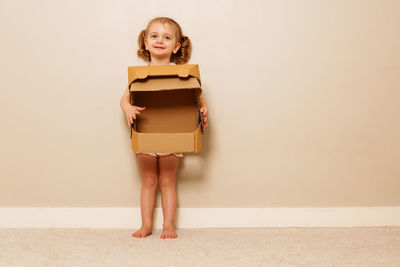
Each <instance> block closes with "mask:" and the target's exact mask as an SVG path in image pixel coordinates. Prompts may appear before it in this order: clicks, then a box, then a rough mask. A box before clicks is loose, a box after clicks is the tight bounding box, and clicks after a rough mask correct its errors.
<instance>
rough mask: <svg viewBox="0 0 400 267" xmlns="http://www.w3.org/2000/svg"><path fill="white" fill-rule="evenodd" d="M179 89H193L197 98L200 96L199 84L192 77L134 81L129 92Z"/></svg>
mask: <svg viewBox="0 0 400 267" xmlns="http://www.w3.org/2000/svg"><path fill="white" fill-rule="evenodd" d="M179 89H194V90H195V91H196V96H197V97H199V96H200V95H201V87H200V83H199V81H198V80H197V79H196V78H193V77H190V78H187V79H181V78H178V77H157V78H156V79H144V80H136V81H135V82H133V83H132V84H131V87H130V91H131V92H133V93H135V92H144V91H163V90H179Z"/></svg>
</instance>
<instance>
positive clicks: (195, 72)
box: [128, 64, 201, 87]
mask: <svg viewBox="0 0 400 267" xmlns="http://www.w3.org/2000/svg"><path fill="white" fill-rule="evenodd" d="M148 76H178V77H181V78H187V77H189V76H192V77H195V78H197V80H198V81H199V83H200V84H201V81H200V71H199V66H198V65H197V64H182V65H152V66H129V67H128V84H129V87H130V85H131V84H132V83H133V82H134V81H135V80H138V79H145V78H147V77H148Z"/></svg>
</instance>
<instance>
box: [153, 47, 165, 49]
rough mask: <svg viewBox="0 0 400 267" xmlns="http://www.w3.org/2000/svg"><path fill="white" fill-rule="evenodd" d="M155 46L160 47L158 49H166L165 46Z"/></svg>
mask: <svg viewBox="0 0 400 267" xmlns="http://www.w3.org/2000/svg"><path fill="white" fill-rule="evenodd" d="M155 48H158V49H165V48H164V47H161V46H155Z"/></svg>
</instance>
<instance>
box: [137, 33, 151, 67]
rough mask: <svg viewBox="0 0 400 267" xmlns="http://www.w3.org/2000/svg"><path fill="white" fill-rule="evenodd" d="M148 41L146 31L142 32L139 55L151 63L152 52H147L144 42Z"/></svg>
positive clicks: (139, 40)
mask: <svg viewBox="0 0 400 267" xmlns="http://www.w3.org/2000/svg"><path fill="white" fill-rule="evenodd" d="M145 39H146V30H142V31H141V32H140V34H139V37H138V46H139V49H138V51H137V55H138V56H139V57H140V58H142V59H144V60H145V61H150V52H149V51H148V50H146V45H145V43H144V40H145Z"/></svg>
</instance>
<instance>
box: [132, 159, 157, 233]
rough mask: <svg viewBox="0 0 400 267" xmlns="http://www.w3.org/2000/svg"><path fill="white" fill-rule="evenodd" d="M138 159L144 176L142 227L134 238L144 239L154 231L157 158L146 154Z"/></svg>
mask: <svg viewBox="0 0 400 267" xmlns="http://www.w3.org/2000/svg"><path fill="white" fill-rule="evenodd" d="M137 159H138V163H139V169H140V174H141V176H142V189H141V192H140V209H141V214H142V227H141V228H140V229H139V230H137V231H136V232H135V233H133V234H132V236H133V237H138V238H144V237H146V236H148V235H150V234H151V233H152V230H153V214H154V205H155V202H156V193H157V184H158V172H157V158H156V157H153V156H150V155H146V154H137Z"/></svg>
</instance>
